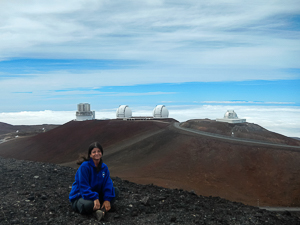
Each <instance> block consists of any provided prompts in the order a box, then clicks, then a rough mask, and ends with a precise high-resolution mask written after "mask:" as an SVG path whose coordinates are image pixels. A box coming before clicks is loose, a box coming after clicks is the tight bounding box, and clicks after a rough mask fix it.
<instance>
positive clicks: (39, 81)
mask: <svg viewBox="0 0 300 225" xmlns="http://www.w3.org/2000/svg"><path fill="white" fill-rule="evenodd" d="M0 5H1V7H0V18H1V19H2V20H1V21H2V23H1V26H0V27H1V32H0V34H1V35H0V102H1V107H0V121H3V122H6V121H12V122H13V123H15V122H20V123H21V124H24V123H27V122H33V123H36V122H38V121H39V122H41V121H42V119H43V116H44V118H47V119H45V121H65V120H66V119H67V118H71V114H70V116H69V114H68V112H72V111H74V113H75V111H76V107H77V104H78V103H81V102H87V103H89V104H91V109H92V110H93V111H96V112H99V113H100V115H101V113H102V114H104V115H106V112H109V114H108V115H113V114H112V113H113V110H116V109H117V107H118V106H119V105H123V104H125V105H129V107H130V108H131V109H132V110H133V115H134V114H135V112H136V113H145V112H144V110H146V111H147V113H148V111H149V114H150V115H151V112H152V110H153V108H154V107H155V106H156V105H166V107H167V108H168V109H169V111H170V117H171V116H172V113H173V114H174V116H175V117H177V118H179V120H184V119H186V118H189V119H192V118H193V117H198V116H199V117H202V116H204V118H205V117H208V118H210V119H216V118H222V117H223V115H224V113H225V112H226V110H228V109H233V110H235V111H236V113H237V114H238V116H239V117H240V118H246V119H247V122H252V121H253V122H254V123H257V124H259V125H261V126H263V127H265V128H266V129H269V130H271V131H274V132H277V133H281V134H283V135H288V136H291V135H292V136H293V137H294V136H295V137H300V122H298V121H300V88H299V87H300V54H299V52H300V41H299V32H300V30H299V27H300V26H299V23H300V16H299V11H300V2H299V1H296V0H287V1H285V2H281V1H263V2H262V1H251V2H247V3H245V2H240V1H237V0H232V1H230V2H224V1H220V0H217V1H214V2H207V1H203V0H200V1H196V0H189V1H185V2H182V1H172V2H169V1H163V0H151V1H143V2H140V1H137V0H133V1H130V2H124V1H118V0H116V1H114V2H107V1H101V0H100V1H94V0H86V1H82V0H72V1H70V0H66V1H64V2H61V1H57V0H54V1H49V2H37V1H33V0H28V1H26V3H24V2H23V1H20V0H10V1H8V0H4V1H1V3H0ZM225 108H226V109H225ZM24 112H26V113H24ZM45 112H46V113H45ZM51 113H52V114H55V115H56V116H58V117H61V118H62V119H61V120H57V118H55V117H56V116H53V115H52V116H51ZM264 114H267V115H264ZM24 115H26V116H24ZM100 115H99V116H100ZM34 117H37V119H36V120H34ZM110 117H111V116H110ZM28 118H30V119H28ZM96 118H97V113H96ZM100 118H101V117H100ZM175 119H176V118H175ZM199 119H201V118H199ZM21 124H20V125H21ZM293 134H295V135H293Z"/></svg>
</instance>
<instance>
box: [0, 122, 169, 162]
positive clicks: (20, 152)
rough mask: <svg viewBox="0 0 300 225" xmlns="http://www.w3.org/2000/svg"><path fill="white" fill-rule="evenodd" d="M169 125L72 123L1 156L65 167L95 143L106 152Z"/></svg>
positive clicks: (0, 148)
mask: <svg viewBox="0 0 300 225" xmlns="http://www.w3.org/2000/svg"><path fill="white" fill-rule="evenodd" d="M168 125H169V122H160V121H158V122H155V121H138V122H137V121H132V122H127V121H123V120H89V121H70V122H68V123H66V124H64V125H62V126H59V127H57V128H55V129H52V130H50V131H48V132H46V133H41V134H38V135H36V136H33V137H28V138H22V139H16V140H14V141H9V142H5V143H3V144H1V145H0V155H1V156H3V157H11V158H16V159H25V160H32V161H41V162H51V163H65V162H70V161H74V160H76V159H77V158H78V155H79V154H81V153H84V154H85V153H86V151H87V147H88V146H89V144H90V143H92V142H94V141H96V140H97V141H99V142H100V143H102V145H103V147H104V148H106V147H107V146H109V145H113V144H115V143H118V142H122V141H126V140H128V139H131V138H134V137H136V136H143V135H146V134H147V133H149V132H150V133H152V132H155V131H159V130H160V129H163V128H165V127H167V126H168Z"/></svg>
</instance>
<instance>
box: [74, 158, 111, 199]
mask: <svg viewBox="0 0 300 225" xmlns="http://www.w3.org/2000/svg"><path fill="white" fill-rule="evenodd" d="M99 195H101V196H103V201H111V200H112V199H113V198H114V197H115V190H114V187H113V182H112V180H111V178H110V174H109V171H108V168H107V165H105V164H104V163H102V167H101V170H100V171H99V172H97V169H96V167H95V164H94V161H93V159H90V160H89V161H85V162H83V163H82V164H81V166H80V167H79V168H78V170H77V172H76V175H75V182H74V183H73V185H72V190H71V192H70V194H69V200H70V201H71V202H72V201H73V200H75V199H78V198H83V199H85V200H96V199H99Z"/></svg>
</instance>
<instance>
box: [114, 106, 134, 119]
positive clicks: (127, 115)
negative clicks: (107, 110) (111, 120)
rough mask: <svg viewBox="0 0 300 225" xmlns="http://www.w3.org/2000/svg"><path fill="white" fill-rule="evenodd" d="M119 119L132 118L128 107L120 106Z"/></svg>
mask: <svg viewBox="0 0 300 225" xmlns="http://www.w3.org/2000/svg"><path fill="white" fill-rule="evenodd" d="M116 116H117V118H130V117H131V116H132V111H131V109H130V108H129V107H128V105H120V107H119V108H118V109H117V112H116Z"/></svg>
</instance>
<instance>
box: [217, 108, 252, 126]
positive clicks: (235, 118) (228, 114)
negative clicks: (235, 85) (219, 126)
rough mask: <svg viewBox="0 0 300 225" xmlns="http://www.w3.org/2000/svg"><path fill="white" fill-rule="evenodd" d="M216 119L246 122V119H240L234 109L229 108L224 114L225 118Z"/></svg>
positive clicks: (227, 121)
mask: <svg viewBox="0 0 300 225" xmlns="http://www.w3.org/2000/svg"><path fill="white" fill-rule="evenodd" d="M216 121H218V122H226V123H245V122H246V119H239V118H238V116H237V114H236V113H235V111H234V110H227V112H226V113H225V114H224V118H222V119H216Z"/></svg>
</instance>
